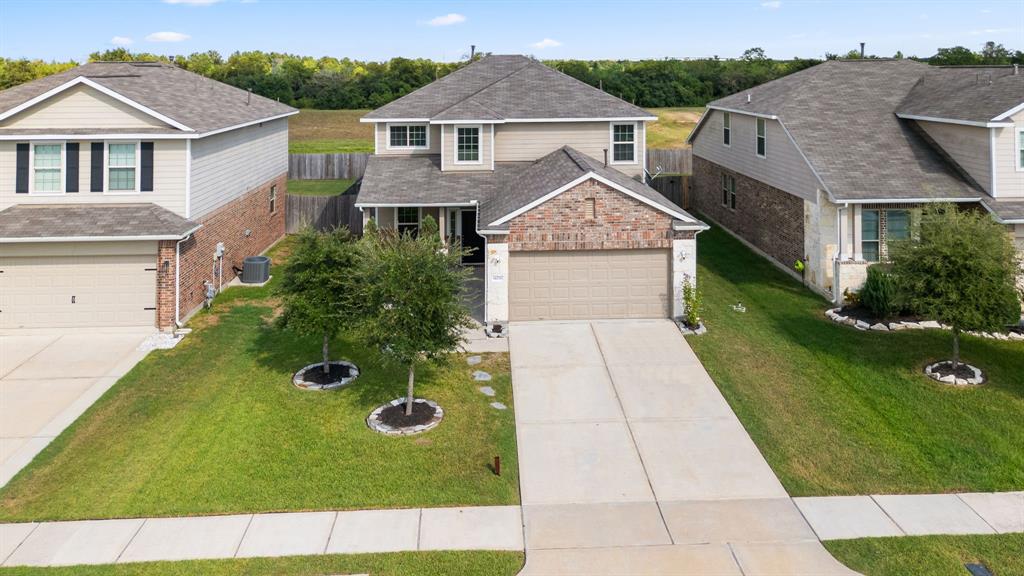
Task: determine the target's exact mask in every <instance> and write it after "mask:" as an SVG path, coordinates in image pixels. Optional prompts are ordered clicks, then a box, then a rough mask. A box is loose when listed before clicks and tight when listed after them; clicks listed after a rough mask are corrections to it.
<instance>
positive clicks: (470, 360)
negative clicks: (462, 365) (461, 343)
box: [466, 356, 483, 366]
mask: <svg viewBox="0 0 1024 576" xmlns="http://www.w3.org/2000/svg"><path fill="white" fill-rule="evenodd" d="M482 361H483V359H482V358H480V357H479V356H470V357H469V358H466V364H469V365H470V366H476V365H477V364H479V363H480V362H482Z"/></svg>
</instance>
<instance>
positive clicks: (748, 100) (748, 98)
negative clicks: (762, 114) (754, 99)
mask: <svg viewBox="0 0 1024 576" xmlns="http://www.w3.org/2000/svg"><path fill="white" fill-rule="evenodd" d="M747 104H750V93H749V92H748V93H747Z"/></svg>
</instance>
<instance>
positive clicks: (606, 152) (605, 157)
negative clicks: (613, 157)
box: [604, 148, 608, 168]
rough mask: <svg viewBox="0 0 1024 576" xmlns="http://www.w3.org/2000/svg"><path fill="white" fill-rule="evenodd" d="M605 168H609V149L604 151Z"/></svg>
mask: <svg viewBox="0 0 1024 576" xmlns="http://www.w3.org/2000/svg"><path fill="white" fill-rule="evenodd" d="M604 167H605V168H607V167H608V149H607V148H605V149H604Z"/></svg>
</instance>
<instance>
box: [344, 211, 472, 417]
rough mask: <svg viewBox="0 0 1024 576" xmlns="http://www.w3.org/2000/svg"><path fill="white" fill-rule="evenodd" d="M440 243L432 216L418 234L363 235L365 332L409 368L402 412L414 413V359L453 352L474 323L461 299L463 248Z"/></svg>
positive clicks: (465, 275)
mask: <svg viewBox="0 0 1024 576" xmlns="http://www.w3.org/2000/svg"><path fill="white" fill-rule="evenodd" d="M443 247H444V246H443V245H442V243H441V239H440V237H439V235H438V228H437V224H436V223H435V222H434V220H433V218H431V217H430V216H427V217H426V218H424V220H423V222H422V224H421V225H420V233H419V234H418V235H417V236H413V235H411V234H397V233H395V232H394V231H392V230H379V231H376V232H374V233H372V234H369V235H367V236H365V250H364V251H363V252H362V255H363V265H364V266H366V270H367V279H368V281H367V282H366V283H365V284H364V285H363V296H362V298H361V301H362V303H363V305H364V306H366V307H367V310H366V314H365V316H366V324H365V327H364V328H365V334H366V338H367V340H368V341H369V342H370V343H371V344H372V345H375V346H376V347H377V348H379V349H380V350H381V352H382V354H383V356H384V358H385V360H386V361H389V362H391V363H394V364H397V365H401V366H404V367H406V368H408V371H409V381H408V389H407V391H406V395H405V414H406V415H410V414H412V405H413V397H414V396H413V394H414V387H415V380H416V364H417V362H420V361H422V360H424V359H427V360H441V359H443V358H444V357H446V356H447V355H448V354H449V353H451V352H454V351H455V350H456V349H457V348H458V346H459V344H460V343H461V342H462V330H463V328H466V327H469V326H471V324H472V320H471V318H470V315H469V311H468V310H467V309H466V307H465V305H464V304H463V303H462V293H463V290H464V288H463V286H464V283H465V281H466V279H467V278H468V276H469V270H468V269H466V268H464V267H463V266H462V265H461V261H462V256H463V250H460V249H455V248H453V249H449V250H443Z"/></svg>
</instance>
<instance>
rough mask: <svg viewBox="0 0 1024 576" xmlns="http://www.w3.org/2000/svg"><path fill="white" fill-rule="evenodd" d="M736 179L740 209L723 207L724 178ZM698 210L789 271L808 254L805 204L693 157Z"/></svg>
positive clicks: (757, 181)
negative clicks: (728, 176) (805, 250)
mask: <svg viewBox="0 0 1024 576" xmlns="http://www.w3.org/2000/svg"><path fill="white" fill-rule="evenodd" d="M723 173H725V174H728V175H730V176H732V177H734V178H735V179H736V209H735V210H732V209H730V208H728V207H726V206H723V205H722V174H723ZM691 198H692V201H693V205H694V207H695V208H696V210H697V211H698V212H699V213H700V214H703V215H706V216H707V217H708V218H710V219H711V220H714V221H715V222H717V223H718V224H720V225H721V226H724V227H725V228H728V229H729V230H731V231H732V232H733V233H735V234H736V235H738V236H739V237H741V238H743V239H744V240H746V241H747V242H750V243H751V244H753V245H754V246H756V247H757V248H758V249H760V250H761V251H763V252H765V253H766V254H768V255H769V256H771V257H772V258H773V259H775V260H776V261H777V262H779V263H780V264H781V265H783V266H785V267H786V268H787V269H792V268H793V265H794V264H795V263H796V261H797V260H803V259H804V257H805V254H804V200H803V199H802V198H798V197H796V196H794V195H792V194H789V193H787V192H783V191H782V190H779V189H778V188H772V187H771V186H769V185H767V184H765V183H764V182H761V181H759V180H754V179H753V178H749V177H747V176H744V175H742V174H740V173H738V172H733V171H732V170H729V169H727V168H724V167H722V166H719V165H718V164H715V163H713V162H709V161H708V160H705V159H704V158H701V157H700V156H694V157H693V180H692V196H691Z"/></svg>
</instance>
